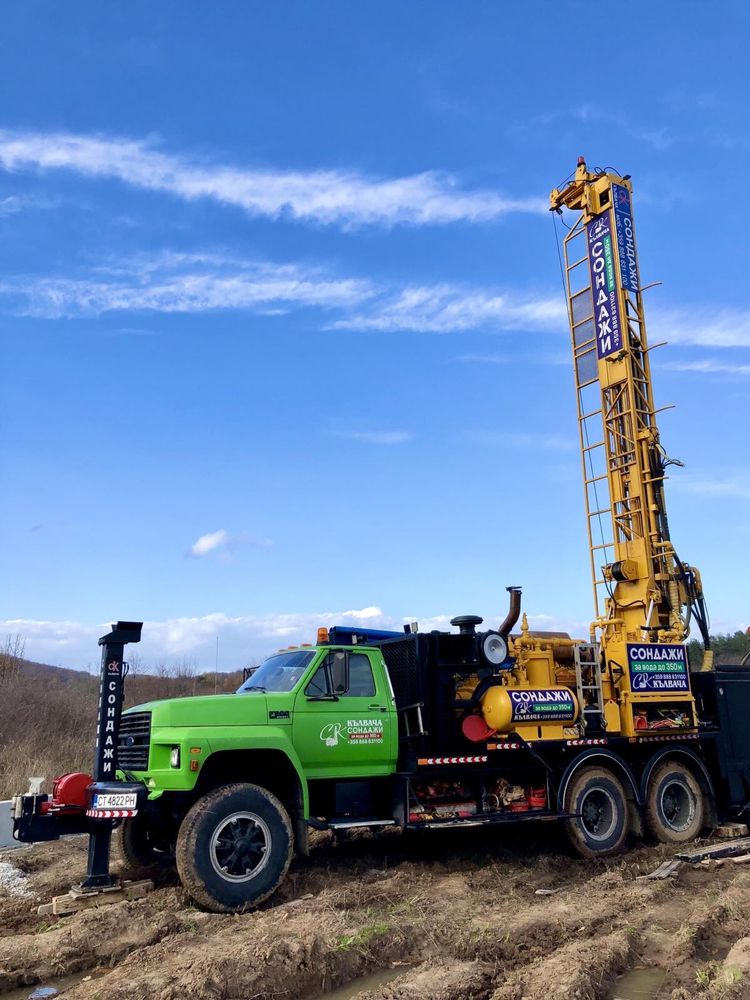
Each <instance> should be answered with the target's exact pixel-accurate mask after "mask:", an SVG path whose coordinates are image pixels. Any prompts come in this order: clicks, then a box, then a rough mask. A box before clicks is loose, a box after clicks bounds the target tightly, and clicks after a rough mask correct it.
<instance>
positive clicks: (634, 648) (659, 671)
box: [628, 642, 690, 694]
mask: <svg viewBox="0 0 750 1000" xmlns="http://www.w3.org/2000/svg"><path fill="white" fill-rule="evenodd" d="M628 670H629V673H630V687H631V690H632V691H633V692H634V693H637V692H639V691H642V692H647V693H653V692H657V693H660V692H675V693H677V694H683V693H687V692H689V691H690V678H689V677H688V661H687V649H686V648H685V646H678V645H671V644H668V643H655V642H639V643H628Z"/></svg>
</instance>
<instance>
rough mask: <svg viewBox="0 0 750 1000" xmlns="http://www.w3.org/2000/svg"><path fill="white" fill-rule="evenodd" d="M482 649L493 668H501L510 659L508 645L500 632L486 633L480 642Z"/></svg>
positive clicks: (483, 654)
mask: <svg viewBox="0 0 750 1000" xmlns="http://www.w3.org/2000/svg"><path fill="white" fill-rule="evenodd" d="M480 649H481V650H482V656H483V657H484V659H485V660H486V661H487V663H489V664H490V666H492V667H499V666H500V665H501V664H503V663H505V661H506V660H507V659H508V643H507V642H506V641H505V639H503V637H502V636H501V635H500V633H499V632H485V634H484V635H483V636H482V638H481V640H480Z"/></svg>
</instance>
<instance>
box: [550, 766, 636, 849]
mask: <svg viewBox="0 0 750 1000" xmlns="http://www.w3.org/2000/svg"><path fill="white" fill-rule="evenodd" d="M564 808H565V811H566V812H567V813H573V814H574V818H573V819H568V820H565V827H566V832H567V834H568V837H569V838H570V842H571V844H572V845H573V847H574V848H575V849H576V850H577V851H578V853H579V854H581V855H583V857H584V858H598V857H603V856H605V855H607V854H616V853H617V852H618V851H619V850H620V848H621V847H622V845H623V843H624V842H625V837H626V836H627V832H628V804H627V800H626V799H625V790H624V789H623V787H622V784H621V783H620V781H619V780H618V779H617V778H616V777H615V776H614V775H613V774H612V772H611V771H607V770H606V769H605V768H602V767H587V768H585V769H584V770H582V771H580V772H579V773H578V774H576V775H575V776H574V777H573V780H572V781H571V783H570V785H569V786H568V791H567V793H566V795H565V803H564Z"/></svg>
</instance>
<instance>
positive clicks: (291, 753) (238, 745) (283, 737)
mask: <svg viewBox="0 0 750 1000" xmlns="http://www.w3.org/2000/svg"><path fill="white" fill-rule="evenodd" d="M200 733H201V736H200V738H201V740H202V741H203V744H202V745H203V746H204V747H205V746H208V747H210V752H209V753H208V754H205V753H204V754H203V755H202V758H201V759H202V764H201V772H202V773H203V772H212V773H218V774H222V771H223V770H224V767H223V762H224V761H226V762H227V763H231V766H232V772H231V779H230V780H242V778H244V780H246V781H247V780H250V781H252V780H253V776H252V771H249V772H247V773H245V772H243V773H237V771H236V767H237V766H238V763H239V765H240V766H241V765H242V759H243V758H245V759H246V760H247V762H248V763H250V762H251V761H252V758H253V756H255V757H256V759H258V758H261V759H262V756H263V755H268V756H267V757H266V760H267V761H268V762H269V764H270V765H271V766H272V767H273V769H274V773H273V774H272V775H269V777H273V778H274V779H275V780H278V778H279V776H280V775H279V773H278V769H277V766H276V762H277V761H278V758H276V761H274V758H273V756H272V755H277V754H282V755H283V756H284V757H285V758H286V761H287V762H288V764H289V765H290V767H291V769H292V772H293V774H294V776H295V777H296V780H297V782H298V785H299V795H300V803H299V804H300V808H301V812H302V817H303V818H304V819H307V818H308V816H309V810H310V798H309V792H308V787H307V778H306V777H305V772H304V769H303V767H302V763H301V761H300V759H299V755H298V753H297V751H296V750H295V748H294V745H293V744H292V742H291V740H290V739H289V730H288V729H284V728H282V727H281V726H268V725H264V726H242V727H240V726H232V727H231V728H222V729H219V728H214V727H211V728H206V729H201V731H200ZM262 777H263V775H258V776H257V777H256V778H255V780H256V781H257V782H258V783H259V784H260V783H262V780H261V779H262ZM199 781H200V778H199ZM270 790H271V791H273V787H271V788H270Z"/></svg>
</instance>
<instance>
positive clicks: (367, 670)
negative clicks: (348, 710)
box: [305, 650, 375, 698]
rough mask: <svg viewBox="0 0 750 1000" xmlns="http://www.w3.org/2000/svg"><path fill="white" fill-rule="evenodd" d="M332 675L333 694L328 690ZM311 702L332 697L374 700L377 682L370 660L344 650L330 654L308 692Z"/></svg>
mask: <svg viewBox="0 0 750 1000" xmlns="http://www.w3.org/2000/svg"><path fill="white" fill-rule="evenodd" d="M329 671H330V676H331V683H332V685H333V691H331V688H330V687H329V686H328V672H329ZM305 694H306V695H307V697H308V698H324V697H326V696H330V695H331V694H334V695H336V696H337V697H339V698H341V697H342V696H346V695H349V696H350V697H352V698H374V697H375V679H374V677H373V676H372V666H371V664H370V659H369V657H367V656H365V654H364V653H349V654H348V656H347V654H346V653H345V652H344V651H343V650H337V651H336V652H333V653H329V654H328V656H327V657H326V660H325V662H324V663H321V665H320V666H319V667H318V669H317V670H316V671H315V673H314V674H313V675H312V677H311V678H310V680H309V681H308V684H307V687H306V688H305Z"/></svg>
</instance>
